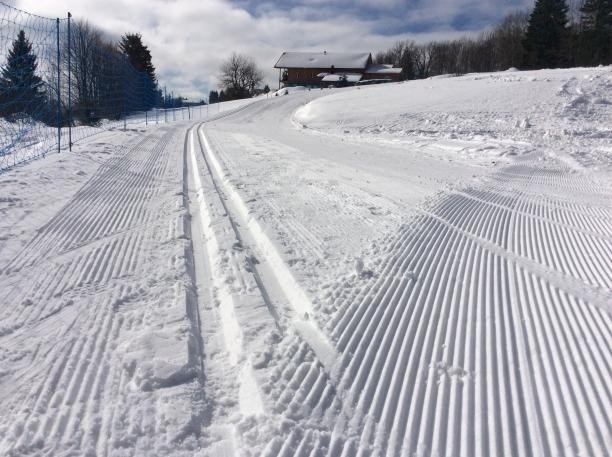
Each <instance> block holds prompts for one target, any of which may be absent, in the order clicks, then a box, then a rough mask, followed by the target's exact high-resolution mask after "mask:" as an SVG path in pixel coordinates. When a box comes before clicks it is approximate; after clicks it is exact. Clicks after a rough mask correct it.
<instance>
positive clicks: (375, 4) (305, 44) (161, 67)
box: [15, 0, 534, 98]
mask: <svg viewBox="0 0 612 457" xmlns="http://www.w3.org/2000/svg"><path fill="white" fill-rule="evenodd" d="M15 3H16V6H17V7H19V8H22V9H24V10H26V11H30V12H32V13H36V14H40V15H45V16H50V17H57V16H60V17H63V16H65V13H66V12H67V11H71V12H72V14H73V16H74V17H75V18H83V19H87V20H89V21H90V22H91V23H93V24H96V25H98V26H100V27H102V28H103V29H105V30H106V31H108V32H109V33H110V34H111V35H112V36H116V37H119V36H120V35H121V34H123V33H125V32H139V33H141V34H142V36H143V40H144V42H145V44H147V45H148V46H149V48H150V49H151V52H152V55H153V63H154V64H155V66H156V67H157V74H158V79H159V80H160V82H161V83H162V84H166V85H167V86H168V87H169V88H172V89H173V90H174V91H175V93H181V94H183V95H186V96H190V97H194V98H195V97H200V96H202V95H205V94H207V93H208V91H209V90H210V89H214V88H216V85H217V81H218V80H217V75H218V69H219V66H220V64H221V62H222V61H223V59H225V58H226V57H227V56H229V55H230V54H231V53H232V52H234V51H235V52H239V53H244V54H248V55H250V56H252V57H253V58H254V60H255V61H256V63H257V64H258V65H259V66H260V67H261V69H262V70H263V71H264V74H265V76H266V82H268V83H269V84H270V85H271V87H274V84H276V80H277V73H276V72H275V71H274V69H273V68H272V67H273V66H274V63H275V62H276V60H277V59H278V57H279V55H280V53H281V52H282V51H287V50H295V51H298V50H301V51H308V50H323V49H325V50H328V51H337V52H342V51H365V52H368V51H370V52H376V51H379V50H382V49H386V48H388V47H390V46H392V45H393V44H394V43H395V42H396V41H398V40H405V39H411V40H414V41H416V42H426V41H430V40H436V39H449V38H456V37H459V36H463V35H474V34H478V33H480V32H481V31H483V30H485V29H486V28H488V27H491V26H493V25H494V24H495V23H497V22H498V21H499V20H500V19H501V18H503V17H504V16H505V15H506V14H508V13H510V12H512V11H516V10H528V9H530V8H531V7H532V6H533V3H534V0H353V1H348V0H336V1H329V0H327V1H325V0H286V1H279V0H263V1H256V0H103V1H100V0H45V1H41V0H16V1H15Z"/></svg>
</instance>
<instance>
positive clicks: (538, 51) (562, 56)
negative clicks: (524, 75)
mask: <svg viewBox="0 0 612 457" xmlns="http://www.w3.org/2000/svg"><path fill="white" fill-rule="evenodd" d="M567 11H568V7H567V4H566V3H565V0H536V3H535V6H534V8H533V11H532V13H531V16H530V17H529V24H528V26H527V33H526V36H525V42H524V47H525V66H526V67H527V68H555V67H560V66H566V65H567V63H568V60H569V59H568V56H567V45H568V37H569V35H568V32H569V31H568V28H567V23H568V18H567Z"/></svg>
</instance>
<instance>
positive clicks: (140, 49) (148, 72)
mask: <svg viewBox="0 0 612 457" xmlns="http://www.w3.org/2000/svg"><path fill="white" fill-rule="evenodd" d="M119 49H120V50H121V52H122V53H123V54H125V55H126V57H127V58H128V60H129V62H130V64H131V65H132V67H134V69H135V70H136V71H137V72H139V73H140V75H131V76H130V77H131V79H132V80H133V81H129V82H126V84H127V85H128V87H129V88H130V90H131V91H132V92H135V93H131V94H128V95H129V96H130V100H133V101H134V102H133V104H134V106H128V107H127V109H128V110H129V111H132V110H148V109H151V108H152V107H153V106H154V105H155V92H156V91H157V77H156V76H155V67H154V66H153V61H152V57H151V51H149V48H148V47H147V46H145V45H144V44H143V42H142V36H141V35H140V33H126V34H125V35H123V36H122V37H121V41H119ZM143 76H144V77H143ZM126 77H127V75H126Z"/></svg>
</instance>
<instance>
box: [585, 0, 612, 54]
mask: <svg viewBox="0 0 612 457" xmlns="http://www.w3.org/2000/svg"><path fill="white" fill-rule="evenodd" d="M580 13H581V16H580V25H581V29H582V31H581V42H582V46H581V48H582V52H583V54H584V63H586V64H589V65H598V64H602V65H607V64H610V63H612V0H586V2H585V3H584V5H583V6H582V8H581V9H580Z"/></svg>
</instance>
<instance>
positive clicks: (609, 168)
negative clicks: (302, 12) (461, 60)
mask: <svg viewBox="0 0 612 457" xmlns="http://www.w3.org/2000/svg"><path fill="white" fill-rule="evenodd" d="M284 94H285V91H281V92H279V95H278V96H271V97H269V98H260V99H258V100H255V101H253V102H252V103H250V104H246V105H245V104H241V105H235V106H231V107H230V106H228V107H227V109H225V110H224V111H222V112H221V110H220V112H219V113H218V114H216V115H215V116H214V117H211V118H210V119H208V120H206V121H204V122H202V121H197V122H193V123H187V122H180V123H175V124H165V125H159V126H149V127H145V126H142V128H140V127H139V128H136V129H132V130H130V131H128V132H120V131H113V132H107V133H103V134H99V135H97V136H95V137H92V138H91V139H89V140H87V141H84V142H82V143H80V144H78V145H77V146H75V148H74V152H73V153H68V152H65V153H61V154H52V155H48V156H47V157H46V158H45V159H41V160H38V161H34V162H31V163H29V164H26V165H24V166H21V167H16V168H14V169H12V170H9V171H8V172H6V173H4V174H2V175H0V214H1V216H2V217H1V218H0V255H1V257H0V455H7V456H22V455H41V456H42V455H44V456H69V455H70V456H73V455H90V456H132V455H138V456H150V455H172V456H194V455H195V456H208V455H225V456H232V455H236V456H243V455H245V456H248V455H264V456H278V455H280V456H294V455H297V456H325V455H328V456H351V455H363V456H367V455H372V456H378V455H403V456H414V455H416V456H493V455H495V456H510V455H512V456H515V455H516V456H522V455H525V456H531V455H535V456H565V455H567V456H570V455H571V456H574V455H581V456H604V455H608V453H609V450H610V448H611V443H612V415H611V413H610V411H612V382H611V380H612V320H611V313H612V68H610V67H603V68H591V69H571V70H545V71H535V72H517V71H513V72H501V73H494V74H472V75H466V76H462V77H446V78H433V79H428V80H422V81H410V82H405V83H397V84H386V85H380V86H367V87H360V88H347V89H325V90H290V91H287V95H284Z"/></svg>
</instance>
